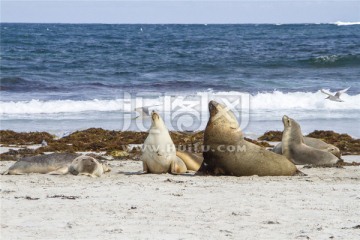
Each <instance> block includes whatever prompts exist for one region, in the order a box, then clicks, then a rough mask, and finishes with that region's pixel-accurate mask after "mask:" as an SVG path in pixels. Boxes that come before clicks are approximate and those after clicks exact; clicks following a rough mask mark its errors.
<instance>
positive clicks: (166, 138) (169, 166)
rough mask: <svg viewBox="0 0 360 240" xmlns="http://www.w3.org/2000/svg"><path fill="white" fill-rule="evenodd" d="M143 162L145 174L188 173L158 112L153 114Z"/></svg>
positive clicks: (143, 150)
mask: <svg viewBox="0 0 360 240" xmlns="http://www.w3.org/2000/svg"><path fill="white" fill-rule="evenodd" d="M141 160H142V162H143V171H144V173H173V174H180V173H185V172H186V171H187V168H186V165H185V163H184V162H183V161H182V160H181V159H180V158H178V157H176V149H175V145H174V143H173V141H172V139H171V137H170V134H169V131H168V129H167V128H166V126H165V124H164V122H163V120H162V119H161V117H160V116H159V114H157V113H156V112H154V111H153V112H152V114H151V127H150V130H149V135H148V136H147V138H146V139H145V142H144V145H143V148H142V155H141Z"/></svg>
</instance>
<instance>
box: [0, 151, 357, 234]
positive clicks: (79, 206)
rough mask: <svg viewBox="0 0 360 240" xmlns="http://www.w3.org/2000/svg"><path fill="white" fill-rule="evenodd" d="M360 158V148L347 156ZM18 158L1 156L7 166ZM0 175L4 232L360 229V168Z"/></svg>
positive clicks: (134, 166)
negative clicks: (266, 173) (294, 172)
mask: <svg viewBox="0 0 360 240" xmlns="http://www.w3.org/2000/svg"><path fill="white" fill-rule="evenodd" d="M347 158H351V160H356V161H360V157H359V156H347ZM11 164H13V162H9V161H3V162H1V163H0V170H1V171H4V170H5V169H6V168H7V167H9V166H10V165H11ZM110 165H111V167H112V171H111V172H110V173H109V174H105V175H104V176H102V177H101V178H89V177H85V176H73V175H64V176H53V175H42V174H30V175H22V176H11V175H1V183H2V184H1V238H2V239H359V236H360V229H359V228H360V218H359V213H358V210H359V208H360V191H359V190H360V189H359V183H360V168H359V167H356V166H354V167H350V166H349V167H344V168H304V167H303V166H299V169H300V170H301V171H303V172H304V173H306V174H307V176H296V177H258V176H251V177H230V176H221V177H214V176H195V175H194V174H193V173H190V174H186V175H181V176H180V175H170V174H161V175H155V174H146V175H137V174H133V173H136V172H137V171H139V170H141V166H142V165H141V162H139V161H131V160H123V161H111V162H110Z"/></svg>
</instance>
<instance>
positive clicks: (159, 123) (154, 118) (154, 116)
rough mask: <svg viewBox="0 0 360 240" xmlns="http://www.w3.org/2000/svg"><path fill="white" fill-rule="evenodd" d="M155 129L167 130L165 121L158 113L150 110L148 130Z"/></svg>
mask: <svg viewBox="0 0 360 240" xmlns="http://www.w3.org/2000/svg"><path fill="white" fill-rule="evenodd" d="M155 129H156V130H163V129H166V130H167V128H166V126H165V123H164V121H163V120H162V118H161V117H160V115H159V114H158V113H157V112H155V111H152V113H151V127H150V131H152V132H154V130H155Z"/></svg>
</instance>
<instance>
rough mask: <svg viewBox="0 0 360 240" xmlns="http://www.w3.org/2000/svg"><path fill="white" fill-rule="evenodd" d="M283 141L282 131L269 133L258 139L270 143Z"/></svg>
mask: <svg viewBox="0 0 360 240" xmlns="http://www.w3.org/2000/svg"><path fill="white" fill-rule="evenodd" d="M281 139H282V131H267V132H265V133H264V134H263V135H261V136H260V137H258V140H261V141H269V142H281Z"/></svg>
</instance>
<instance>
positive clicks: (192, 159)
mask: <svg viewBox="0 0 360 240" xmlns="http://www.w3.org/2000/svg"><path fill="white" fill-rule="evenodd" d="M176 156H177V157H178V158H180V159H181V160H182V161H183V162H184V163H185V165H186V168H187V170H192V171H197V170H199V168H200V166H201V164H202V162H203V159H204V158H203V156H202V154H197V153H192V152H188V151H180V150H177V151H176Z"/></svg>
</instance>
